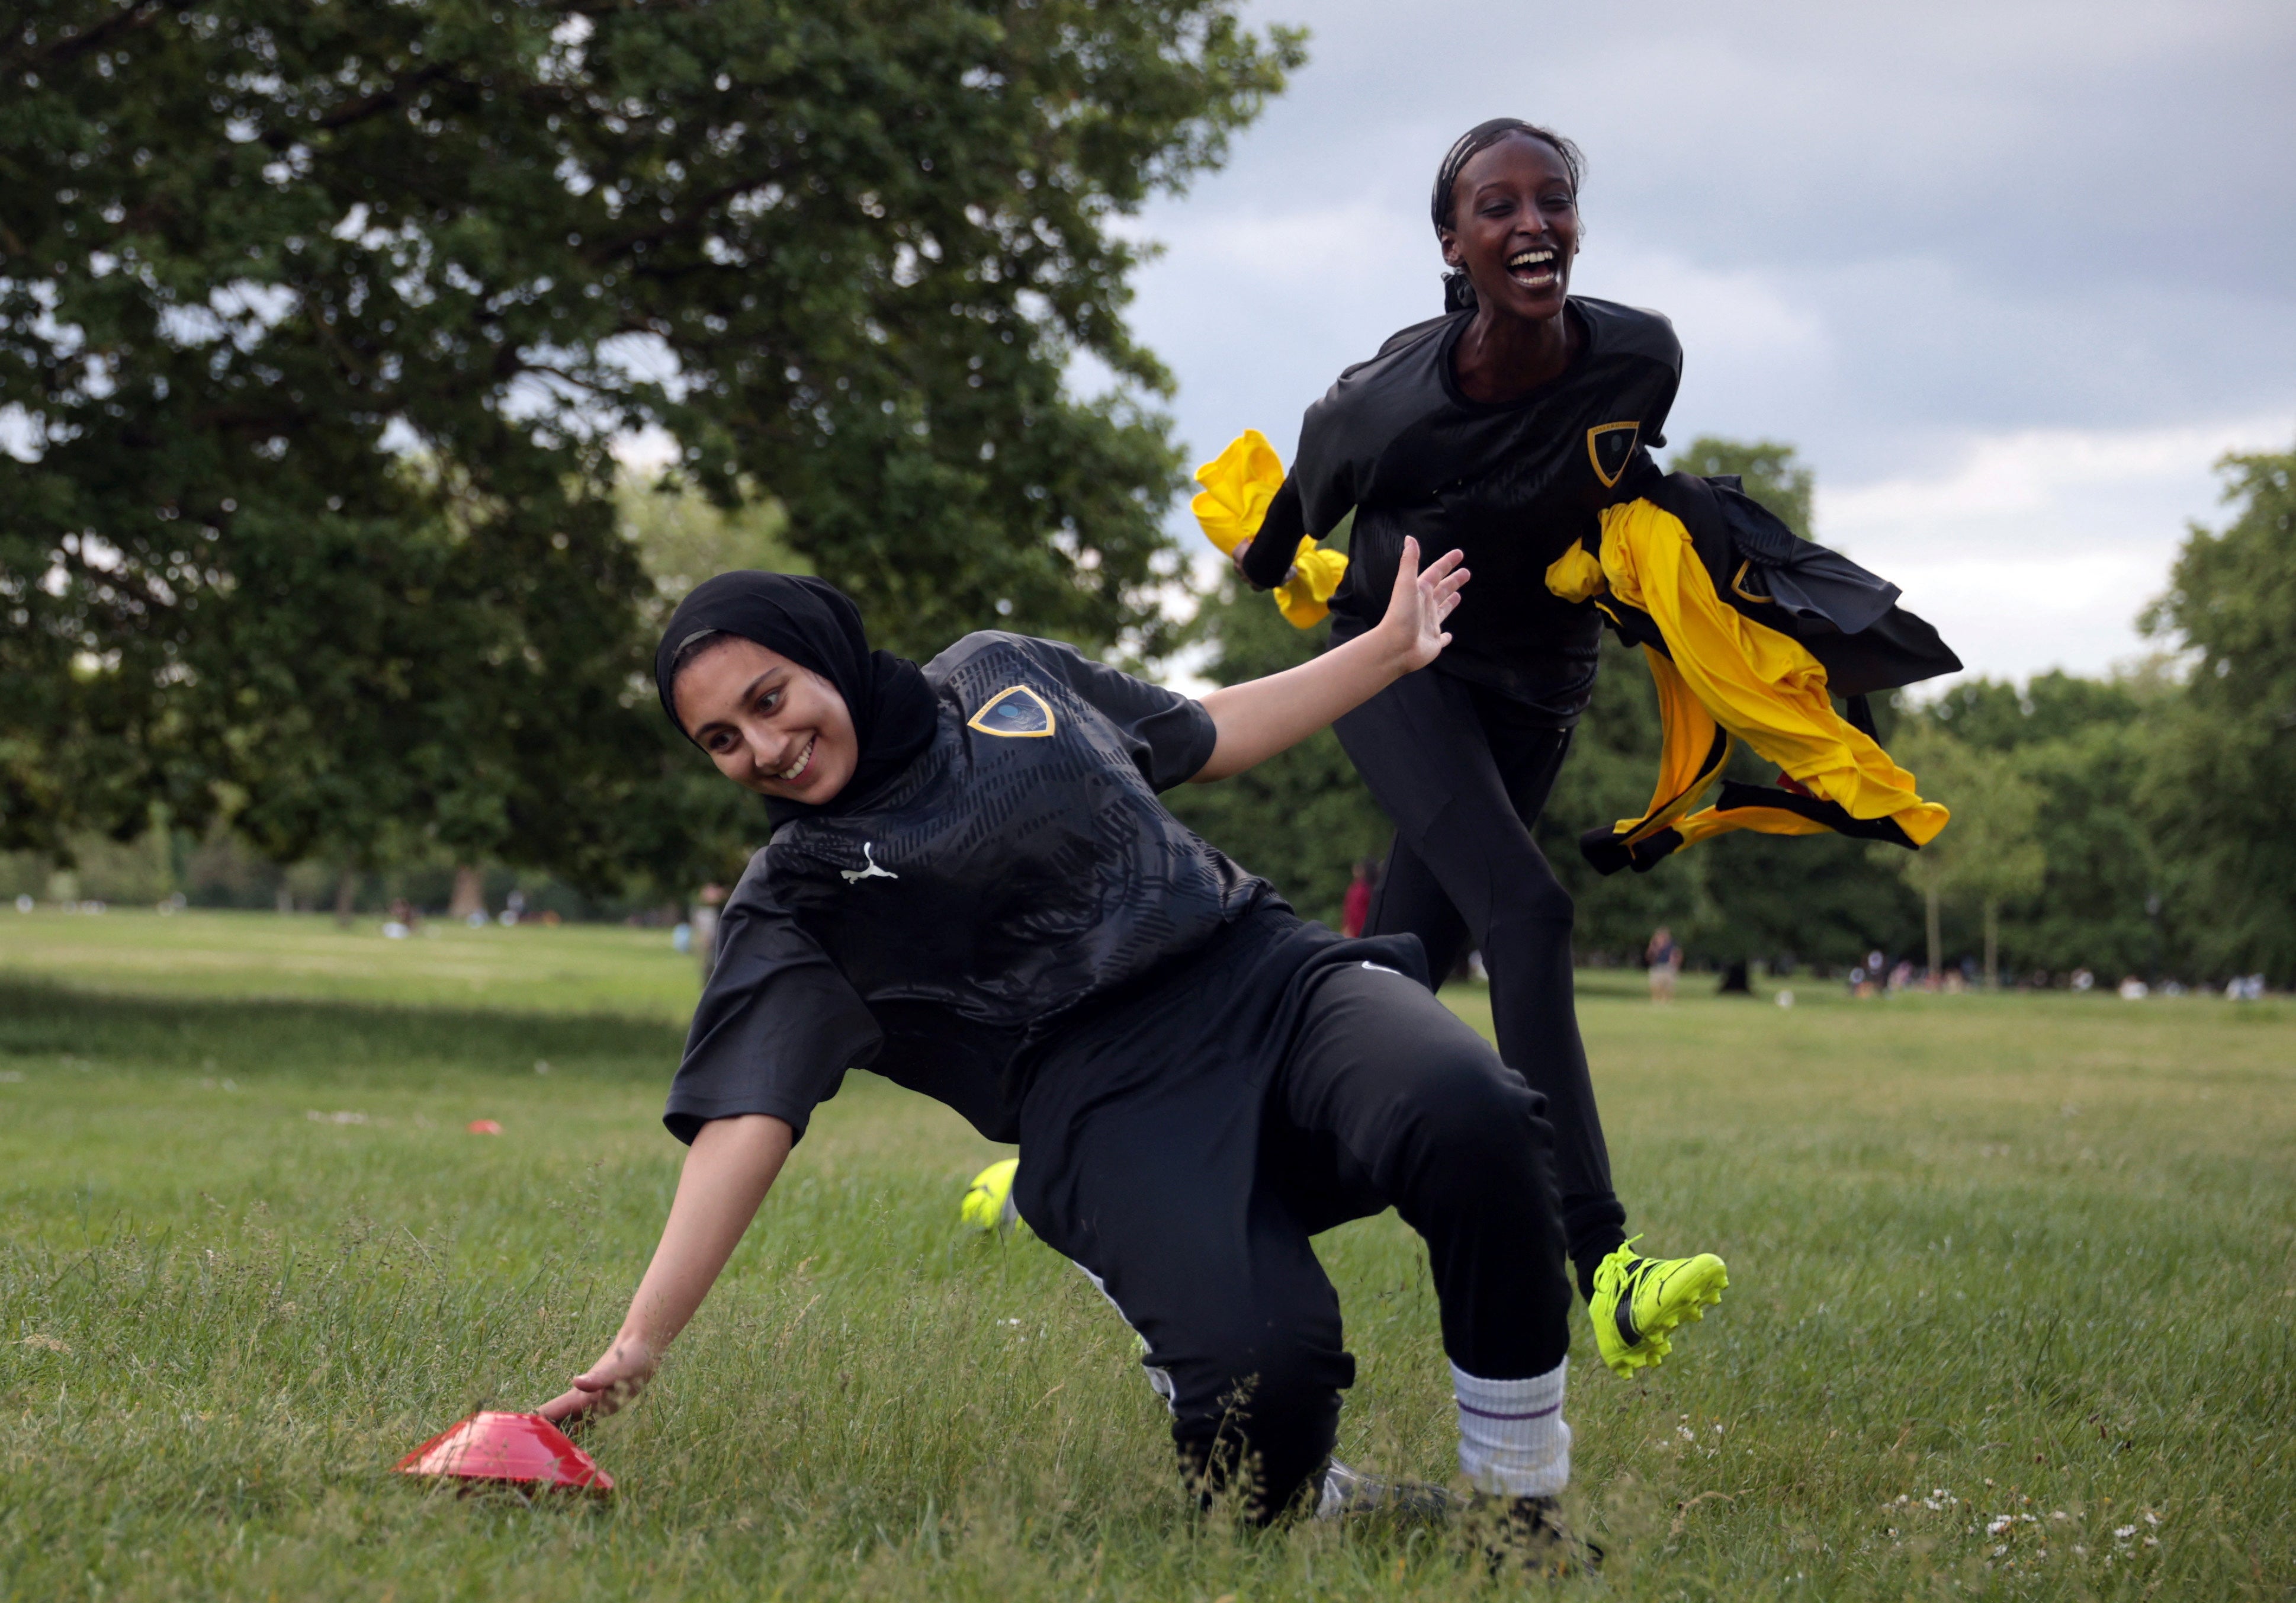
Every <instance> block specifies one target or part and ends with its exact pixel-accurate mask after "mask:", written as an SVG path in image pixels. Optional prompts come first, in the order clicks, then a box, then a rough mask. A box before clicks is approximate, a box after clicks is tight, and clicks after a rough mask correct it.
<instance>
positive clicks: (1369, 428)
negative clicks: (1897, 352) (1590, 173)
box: [1231, 118, 1728, 1375]
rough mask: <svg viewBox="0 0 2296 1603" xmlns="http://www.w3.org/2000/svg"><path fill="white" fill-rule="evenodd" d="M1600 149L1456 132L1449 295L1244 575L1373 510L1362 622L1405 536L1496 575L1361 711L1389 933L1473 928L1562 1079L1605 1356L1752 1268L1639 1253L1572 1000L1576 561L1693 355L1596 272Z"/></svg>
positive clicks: (1381, 917)
mask: <svg viewBox="0 0 2296 1603" xmlns="http://www.w3.org/2000/svg"><path fill="white" fill-rule="evenodd" d="M1581 168H1582V160H1581V157H1580V154H1579V150H1578V147H1577V146H1575V145H1573V144H1571V143H1570V141H1569V140H1568V139H1565V138H1563V137H1562V136H1560V135H1558V134H1555V133H1554V132H1553V131H1551V130H1549V129H1546V128H1543V127H1537V126H1535V125H1533V124H1530V123H1527V122H1522V121H1519V120H1517V119H1512V118H1500V119H1494V120H1492V121H1489V122H1486V123H1483V124H1481V125H1480V126H1479V127H1475V128H1473V129H1471V130H1470V131H1469V132H1468V133H1467V134H1465V135H1464V136H1462V137H1461V138H1460V139H1459V140H1458V142H1457V143H1456V144H1454V145H1452V147H1451V149H1450V152H1448V154H1447V155H1446V156H1445V158H1444V160H1443V163H1442V166H1441V168H1440V169H1439V171H1438V173H1437V175H1436V179H1435V186H1434V193H1433V195H1432V197H1431V220H1432V222H1433V224H1434V228H1435V234H1436V238H1437V239H1438V241H1439V243H1440V244H1441V247H1442V253H1443V260H1444V263H1445V265H1446V267H1447V269H1448V272H1447V275H1446V276H1445V278H1444V315H1443V316H1440V317H1437V318H1434V319H1432V320H1431V321H1428V322H1425V323H1422V324H1418V325H1415V326H1413V327H1410V328H1406V329H1405V330H1403V331H1402V332H1401V333H1398V334H1396V335H1395V336H1394V337H1393V338H1391V339H1390V340H1389V341H1387V342H1386V344H1385V345H1384V346H1382V348H1381V349H1380V350H1379V352H1378V354H1377V355H1376V356H1374V357H1373V358H1371V359H1370V360H1369V361H1366V362H1363V363H1360V364H1358V365H1357V366H1352V367H1349V369H1347V371H1346V372H1344V373H1342V374H1341V375H1340V379H1339V382H1337V383H1335V384H1334V385H1333V387H1332V390H1331V391H1330V392H1329V393H1328V394H1327V395H1325V396H1324V399H1322V400H1320V401H1318V402H1317V403H1316V405H1315V406H1314V407H1310V408H1309V409H1308V415H1307V418H1306V421H1305V422H1304V423H1303V424H1302V425H1301V429H1300V448H1299V453H1298V456H1297V458H1296V460H1295V461H1294V462H1293V464H1292V471H1291V473H1290V475H1289V476H1288V477H1287V478H1286V479H1285V480H1284V481H1283V486H1282V488H1281V489H1278V490H1277V491H1276V492H1275V497H1274V498H1273V500H1272V501H1271V502H1270V503H1268V505H1267V512H1266V515H1265V518H1264V520H1263V521H1262V522H1260V524H1259V528H1258V530H1257V531H1256V534H1255V536H1254V538H1249V539H1246V540H1244V541H1242V543H1240V544H1237V545H1235V546H1234V548H1233V550H1232V552H1231V555H1232V557H1233V559H1234V563H1235V565H1236V568H1237V570H1238V571H1240V572H1241V573H1242V575H1243V577H1244V578H1245V579H1246V580H1249V581H1250V582H1251V584H1252V585H1254V586H1255V587H1257V588H1261V589H1267V588H1274V587H1275V586H1277V585H1281V584H1284V583H1285V582H1286V581H1287V580H1288V579H1290V577H1291V575H1292V567H1293V563H1294V561H1295V554H1296V553H1297V552H1299V551H1300V541H1301V539H1302V538H1303V537H1308V536H1314V537H1321V536H1323V535H1326V534H1328V533H1330V532H1331V531H1332V530H1333V529H1334V528H1335V527H1336V526H1337V525H1338V524H1339V523H1340V522H1341V520H1342V519H1344V518H1345V517H1346V516H1347V515H1348V514H1349V513H1350V512H1352V513H1353V514H1354V516H1355V522H1354V534H1353V548H1352V551H1351V553H1350V556H1349V565H1348V568H1347V572H1346V576H1345V578H1344V580H1341V583H1340V585H1339V587H1338V590H1337V593H1336V594H1334V595H1333V596H1331V601H1330V605H1331V611H1332V613H1333V641H1334V642H1335V643H1338V642H1344V641H1347V640H1350V639H1353V638H1355V637H1357V635H1359V634H1361V633H1362V632H1363V630H1364V629H1366V628H1368V627H1369V626H1370V625H1372V624H1373V623H1374V622H1376V621H1377V619H1378V616H1379V612H1380V600H1381V597H1382V595H1383V594H1384V592H1385V591H1386V590H1387V588H1389V587H1390V586H1391V585H1392V583H1393V581H1394V578H1395V574H1396V569H1397V561H1398V555H1399V554H1400V553H1401V552H1402V551H1403V549H1404V548H1405V546H1406V542H1407V541H1411V540H1416V542H1417V546H1418V548H1420V549H1423V550H1426V551H1430V552H1451V551H1457V552H1461V553H1463V554H1464V558H1465V562H1466V565H1467V566H1468V567H1470V568H1471V569H1472V570H1473V571H1474V574H1475V587H1474V589H1475V594H1474V596H1472V597H1471V598H1467V599H1464V600H1463V602H1462V604H1461V605H1460V607H1459V610H1458V612H1456V614H1455V615H1454V616H1453V618H1452V619H1451V622H1450V627H1451V632H1452V636H1453V641H1452V644H1451V645H1450V646H1449V648H1448V649H1447V650H1446V651H1445V652H1444V654H1442V656H1441V657H1439V659H1437V660H1436V661H1435V662H1434V663H1433V664H1432V665H1431V666H1430V667H1429V668H1427V669H1424V670H1420V671H1418V672H1415V673H1412V674H1409V675H1406V676H1405V677H1404V678H1400V679H1398V680H1397V681H1396V682H1395V683H1394V684H1392V685H1390V686H1388V687H1387V688H1386V689H1385V690H1383V691H1382V692H1381V693H1380V694H1379V695H1376V696H1374V697H1373V698H1371V699H1370V700H1369V701H1367V702H1365V703H1364V704H1363V705H1361V706H1359V707H1357V708H1356V709H1355V710H1354V711H1351V712H1349V713H1348V714H1346V715H1345V716H1344V717H1342V718H1341V719H1339V720H1338V721H1337V723H1336V725H1335V728H1336V729H1337V730H1338V733H1339V736H1340V740H1341V744H1342V745H1343V746H1345V748H1346V749H1347V752H1348V755H1349V758H1350V759H1351V760H1353V761H1354V763H1355V765H1356V768H1357V771H1358V772H1360V773H1361V774H1362V775H1363V777H1364V780H1365V784H1366V785H1369V786H1370V787H1371V792H1372V794H1373V796H1374V798H1375V799H1376V800H1377V801H1378V802H1379V804H1380V806H1381V807H1382V809H1383V810H1385V811H1386V813H1387V815H1388V817H1389V818H1391V819H1392V820H1393V821H1394V824H1395V826H1396V836H1395V844H1394V846H1393V848H1392V850H1391V851H1390V855H1389V858H1388V863H1387V870H1386V873H1385V874H1384V875H1382V878H1381V880H1380V884H1379V891H1378V893H1377V896H1376V898H1375V899H1374V904H1373V908H1372V913H1371V921H1370V923H1369V925H1367V926H1366V929H1365V933H1366V934H1367V935H1373V936H1379V935H1398V934H1406V933H1408V934H1414V935H1416V936H1418V937H1419V940H1420V942H1421V944H1422V945H1423V947H1424V948H1425V949H1426V954H1427V964H1428V970H1429V972H1430V974H1432V975H1434V976H1435V977H1436V978H1437V980H1438V981H1439V980H1440V979H1441V977H1442V976H1444V975H1445V974H1448V973H1450V972H1451V971H1452V969H1453V967H1454V966H1456V961H1457V959H1458V958H1459V957H1460V956H1461V955H1462V953H1463V949H1464V947H1465V946H1466V944H1467V943H1468V942H1469V941H1472V943H1473V945H1474V946H1475V947H1476V948H1478V949H1480V951H1481V953H1482V957H1483V962H1484V965H1485V966H1486V967H1487V968H1488V971H1489V974H1490V981H1491V1012H1492V1016H1493V1020H1494V1023H1495V1024H1496V1026H1497V1035H1498V1046H1499V1054H1500V1056H1501V1058H1502V1059H1503V1060H1504V1061H1505V1063H1506V1064H1507V1065H1509V1066H1510V1067H1512V1068H1513V1069H1514V1070H1515V1071H1517V1072H1518V1073H1521V1075H1522V1076H1523V1077H1524V1078H1525V1080H1527V1081H1529V1084H1530V1086H1531V1088H1532V1089H1534V1090H1536V1091H1538V1092H1540V1093H1541V1094H1542V1095H1544V1097H1546V1117H1547V1119H1548V1120H1549V1122H1551V1123H1552V1124H1553V1126H1554V1137H1555V1148H1554V1170H1555V1178H1556V1182H1557V1185H1558V1187H1559V1189H1560V1192H1561V1205H1562V1224H1563V1229H1564V1231H1565V1236H1566V1240H1567V1246H1568V1251H1569V1255H1570V1260H1571V1262H1572V1264H1573V1266H1574V1268H1575V1270H1576V1274H1577V1279H1578V1283H1579V1290H1580V1292H1581V1294H1582V1295H1585V1296H1586V1297H1587V1303H1588V1306H1589V1311H1590V1313H1591V1315H1592V1316H1593V1321H1594V1325H1595V1335H1596V1337H1597V1341H1598V1344H1599V1346H1600V1350H1601V1352H1602V1356H1603V1360H1604V1361H1605V1362H1606V1363H1608V1364H1609V1365H1610V1367H1611V1369H1614V1370H1616V1371H1617V1372H1619V1373H1620V1374H1621V1375H1628V1374H1631V1373H1632V1372H1633V1371H1634V1370H1635V1369H1637V1368H1639V1367H1642V1366H1644V1365H1648V1364H1655V1363H1657V1362H1658V1361H1660V1360H1661V1359H1662V1358H1664V1357H1665V1356H1666V1354H1667V1353H1668V1352H1669V1350H1670V1342H1669V1333H1670V1332H1672V1331H1673V1330H1675V1329H1676V1328H1677V1327H1679V1326H1680V1325H1681V1324H1682V1323H1683V1322H1684V1321H1685V1320H1686V1319H1699V1318H1702V1317H1703V1315H1704V1311H1705V1309H1706V1307H1708V1306H1709V1305H1711V1304H1712V1303H1716V1302H1718V1300H1719V1298H1720V1295H1721V1292H1722V1288H1723V1287H1725V1286H1726V1285H1727V1284H1728V1279H1727V1276H1726V1273H1725V1270H1724V1268H1723V1264H1722V1261H1721V1260H1720V1259H1719V1258H1718V1257H1715V1256H1714V1255H1713V1254H1698V1255H1696V1256H1694V1257H1690V1258H1681V1259H1674V1260H1658V1259H1652V1258H1650V1257H1646V1256H1644V1255H1643V1254H1638V1253H1636V1251H1635V1250H1634V1248H1633V1245H1631V1244H1630V1243H1629V1242H1628V1238H1627V1236H1626V1210H1625V1209H1624V1207H1623V1206H1622V1205H1621V1204H1620V1202H1619V1199H1618V1196H1617V1194H1616V1192H1615V1191H1614V1190H1613V1189H1612V1187H1611V1174H1610V1160H1609V1155H1608V1153H1607V1151H1606V1149H1605V1147H1604V1144H1603V1127H1602V1121H1601V1119H1600V1117H1599V1115H1598V1114H1597V1113H1596V1111H1595V1093H1594V1088H1593V1085H1592V1083H1591V1082H1590V1081H1589V1079H1588V1075H1587V1055H1586V1048H1585V1047H1584V1046H1583V1045H1582V1044H1581V1042H1580V1040H1579V1024H1578V1019H1577V1015H1576V1010H1575V1007H1574V1005H1573V1001H1572V989H1571V952H1570V929H1571V917H1572V909H1571V902H1570V896H1569V894H1568V893H1567V892H1565V891H1564V890H1563V888H1562V884H1560V882H1558V881H1557V879H1556V878H1555V876H1554V870H1553V869H1552V868H1551V867H1549V865H1548V863H1547V861H1546V858H1545V856H1544V855H1543V854H1542V853H1541V852H1540V851H1539V849H1538V845H1537V844H1536V843H1534V842H1533V840H1532V838H1531V828H1532V826H1533V825H1534V824H1536V823H1537V821H1538V816H1539V812H1540V810H1542V809H1543V808H1544V807H1545V805H1546V798H1547V794H1548V793H1549V791H1550V790H1551V789H1552V788H1553V786H1554V779H1555V775H1556V773H1557V772H1558V771H1559V769H1561V767H1562V760H1563V756H1564V754H1565V753H1566V752H1568V750H1569V749H1570V732H1571V728H1572V727H1573V726H1574V725H1575V724H1576V723H1577V722H1578V720H1579V715H1580V714H1581V713H1582V712H1583V711H1585V710H1586V707H1587V702H1588V699H1589V697H1590V696H1591V695H1592V693H1593V688H1594V682H1595V663H1596V661H1597V654H1598V649H1599V643H1600V634H1601V629H1602V624H1603V618H1602V616H1601V614H1600V613H1598V612H1596V610H1595V607H1594V606H1592V605H1589V604H1586V602H1585V601H1584V600H1583V599H1582V600H1577V601H1574V600H1570V599H1566V598H1565V597H1564V596H1561V595H1558V594H1557V593H1556V592H1555V590H1554V588H1550V585H1549V583H1548V577H1549V569H1550V568H1551V567H1552V566H1553V565H1554V563H1556V562H1557V561H1558V559H1561V558H1562V557H1563V556H1564V555H1565V554H1566V553H1568V552H1570V550H1571V549H1572V548H1573V547H1574V546H1576V545H1578V544H1579V542H1580V541H1581V540H1582V539H1585V540H1586V544H1587V548H1589V549H1592V548H1594V547H1596V546H1597V545H1599V541H1600V534H1599V531H1598V529H1597V523H1598V519H1599V517H1600V514H1602V512H1603V509H1604V508H1605V507H1610V506H1618V505H1620V504H1622V503H1626V502H1629V501H1632V500H1634V499H1636V497H1640V496H1642V495H1644V493H1645V490H1646V489H1647V488H1648V487H1649V486H1650V484H1651V483H1652V481H1656V480H1658V479H1660V478H1661V473H1660V470H1659V469H1658V467H1657V465H1656V464H1655V463H1654V462H1653V461H1652V457H1651V448H1652V447H1654V446H1659V445H1662V444H1663V443H1664V440H1663V438H1662V435H1661V431H1662V430H1663V428H1664V426H1665V423H1666V417H1667V412H1668V409H1669V407H1671V406H1672V404H1673V401H1674V395H1675V389H1676V386H1677V382H1678V381H1679V378H1680V375H1681V367H1682V348H1681V346H1680V345H1679V343H1678V342H1677V341H1676V339H1675V336H1674V331H1673V328H1672V326H1671V325H1669V323H1668V322H1667V320H1666V319H1665V318H1664V317H1662V316H1659V315H1658V314H1656V313H1654V312H1647V311H1639V310H1636V309H1635V308H1630V307H1625V306H1619V305H1615V304H1613V303H1611V302H1609V301H1604V300H1592V299H1589V298H1587V297H1584V296H1575V295H1572V294H1571V293H1570V269H1571V263H1572V260H1573V259H1574V258H1575V257H1576V256H1577V255H1578V252H1579V238H1580V226H1579V176H1580V172H1581Z"/></svg>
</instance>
